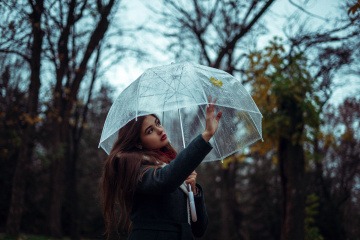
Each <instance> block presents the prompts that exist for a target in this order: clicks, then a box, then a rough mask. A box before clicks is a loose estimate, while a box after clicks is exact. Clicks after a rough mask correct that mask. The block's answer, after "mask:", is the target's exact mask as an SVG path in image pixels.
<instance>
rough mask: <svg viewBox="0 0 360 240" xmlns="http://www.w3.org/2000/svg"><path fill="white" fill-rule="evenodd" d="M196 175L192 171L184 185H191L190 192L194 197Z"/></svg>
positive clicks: (195, 192)
mask: <svg viewBox="0 0 360 240" xmlns="http://www.w3.org/2000/svg"><path fill="white" fill-rule="evenodd" d="M196 175H197V173H196V172H195V171H193V172H192V173H191V174H190V176H188V178H187V179H186V180H185V183H186V184H190V185H191V190H192V191H193V192H194V195H196V194H197V188H196Z"/></svg>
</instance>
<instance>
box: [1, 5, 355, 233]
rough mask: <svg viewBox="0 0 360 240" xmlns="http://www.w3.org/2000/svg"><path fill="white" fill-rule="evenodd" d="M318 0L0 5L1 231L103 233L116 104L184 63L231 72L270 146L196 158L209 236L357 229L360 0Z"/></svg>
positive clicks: (347, 230) (261, 143) (326, 231)
mask: <svg viewBox="0 0 360 240" xmlns="http://www.w3.org/2000/svg"><path fill="white" fill-rule="evenodd" d="M316 2H318V1H315V0H297V1H295V0H247V1H234V0H221V1H220V0H199V1H196V0H168V1H160V0H157V1H151V5H150V1H140V2H138V3H137V4H134V2H133V1H125V0H124V1H120V0H84V1H77V0H66V1H60V0H45V1H42V0H20V1H19V0H7V1H4V0H2V1H0V15H1V18H0V36H1V37H0V63H1V64H0V189H1V195H0V232H1V234H0V238H4V239H48V238H53V239H59V238H71V239H84V238H87V239H102V238H104V236H103V231H104V229H103V227H104V226H103V225H104V224H103V219H102V215H101V211H100V203H99V198H98V180H99V176H100V174H101V166H102V162H103V160H104V158H105V157H106V156H105V153H104V152H103V150H101V149H98V143H99V139H100V134H101V129H102V126H103V123H104V120H105V117H106V114H107V112H108V110H109V108H110V106H111V104H112V101H113V100H114V98H115V97H116V95H117V94H118V93H119V91H120V90H122V89H124V87H126V86H127V85H128V84H129V82H130V81H132V80H135V78H136V77H137V76H135V75H137V74H140V73H141V71H143V70H145V68H146V67H149V66H156V65H160V64H168V63H169V62H175V61H183V60H188V61H192V62H197V63H201V64H204V65H207V66H212V67H215V68H220V69H223V70H225V71H227V72H229V73H231V74H233V75H235V76H236V77H238V78H239V79H240V80H241V81H242V83H243V84H244V85H245V86H246V88H247V89H248V90H249V92H250V93H251V94H252V97H253V98H254V101H255V102H256V104H257V105H258V106H259V109H260V111H261V112H262V114H263V116H264V118H263V138H264V142H258V143H256V144H254V145H252V146H250V147H249V148H247V149H244V150H243V151H242V152H241V153H238V154H235V155H233V156H230V157H229V158H227V159H226V160H225V161H224V162H223V163H221V162H213V163H209V164H202V165H200V166H199V168H198V169H197V172H198V182H200V183H201V184H202V185H203V188H204V189H205V199H206V204H207V209H208V213H209V218H210V223H209V227H208V230H207V232H206V234H205V236H204V237H203V238H202V239H228V240H232V239H244V240H248V239H249V240H250V239H251V240H253V239H269V240H272V239H282V240H285V239H291V240H297V239H299V240H300V239H301V240H304V239H306V240H322V239H326V240H328V239H329V240H339V239H350V240H357V239H360V237H359V236H360V229H359V227H358V226H360V191H359V190H360V159H359V158H360V135H359V131H358V130H356V129H358V128H359V127H360V97H359V92H360V88H359V86H360V77H359V76H360V41H359V39H360V1H359V0H347V1H334V2H332V1H324V2H323V5H322V6H320V9H318V10H317V11H316V12H314V11H312V10H313V8H312V6H314V4H316ZM139 4H140V5H139ZM331 4H334V5H332V6H330V5H331ZM289 6H290V7H291V8H290V7H289ZM329 8H331V9H332V11H330V12H329V11H328V9H329ZM290 9H292V10H291V11H290ZM130 12H131V14H129V13H130ZM327 13H329V14H327ZM131 16H132V17H131ZM274 27H276V28H275V29H277V31H275V32H274ZM279 30H280V31H279ZM124 66H126V68H125V67H124ZM119 69H121V70H119ZM126 69H127V70H126ZM119 73H121V74H119ZM129 79H131V80H129ZM334 93H336V96H335V97H334ZM129 101H131V99H129ZM114 237H115V238H118V239H125V238H126V236H124V235H121V234H120V235H117V234H115V235H114Z"/></svg>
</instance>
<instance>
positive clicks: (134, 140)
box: [101, 103, 222, 240]
mask: <svg viewBox="0 0 360 240" xmlns="http://www.w3.org/2000/svg"><path fill="white" fill-rule="evenodd" d="M221 114H222V113H221V112H219V113H217V114H216V115H215V109H214V105H213V103H210V104H209V105H208V107H207V109H206V127H205V130H204V132H203V133H202V134H200V135H199V136H198V137H196V138H195V139H194V140H193V141H192V142H191V143H190V144H189V145H188V147H187V148H185V149H184V150H183V151H181V152H180V153H179V154H177V153H176V151H175V150H174V149H173V148H172V146H171V145H170V143H169V140H168V138H167V136H166V133H165V130H164V129H163V127H162V126H161V124H160V121H159V119H158V118H157V117H156V116H155V115H147V116H143V117H138V119H137V121H135V120H132V121H130V122H129V123H128V124H126V125H125V126H124V127H123V128H121V129H120V130H119V134H118V139H117V141H116V142H115V144H114V146H113V148H112V150H111V152H110V154H109V156H108V158H107V159H106V161H105V165H104V169H103V175H102V178H101V196H102V203H103V213H104V218H105V225H106V233H107V236H108V237H109V234H110V233H112V232H114V231H117V229H119V227H120V228H121V229H122V230H125V231H126V232H128V233H129V239H130V240H137V239H181V240H185V239H193V238H194V236H195V237H201V236H202V235H203V234H204V232H205V230H206V227H207V223H208V219H207V213H206V209H205V204H204V197H203V192H202V189H201V187H200V185H198V184H196V172H195V171H194V170H195V168H196V167H197V166H198V165H199V164H200V163H201V161H202V160H203V159H204V157H205V156H206V155H207V154H208V153H209V152H210V150H211V149H212V147H211V145H210V144H209V143H208V142H209V140H210V139H211V137H212V136H213V135H214V134H215V132H216V130H217V128H218V123H219V120H220V118H221ZM184 181H185V183H186V184H190V185H191V186H192V189H193V190H194V194H195V197H194V198H195V206H196V213H197V221H196V222H193V221H192V220H191V219H190V216H189V207H188V199H187V195H186V193H185V192H186V191H185V190H186V189H185V190H184V188H180V185H182V184H183V183H184Z"/></svg>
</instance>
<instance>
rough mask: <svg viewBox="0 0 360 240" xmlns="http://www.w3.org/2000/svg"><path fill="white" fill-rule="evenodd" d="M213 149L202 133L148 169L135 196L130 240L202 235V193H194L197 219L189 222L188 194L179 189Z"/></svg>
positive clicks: (181, 239) (204, 218)
mask: <svg viewBox="0 0 360 240" xmlns="http://www.w3.org/2000/svg"><path fill="white" fill-rule="evenodd" d="M211 149H212V147H211V145H210V144H209V143H207V142H205V141H204V140H203V138H202V136H201V135H199V136H198V137H196V138H195V139H194V140H193V141H192V142H191V143H190V144H189V145H188V147H187V148H185V149H184V150H183V151H181V152H180V153H179V154H178V156H177V157H176V158H175V159H174V160H173V161H171V162H170V163H169V164H168V165H166V166H165V167H163V168H159V169H156V170H155V169H153V168H150V169H149V170H147V171H146V172H145V174H144V176H143V177H142V179H141V181H140V182H139V184H138V186H137V189H136V192H135V195H134V202H133V208H132V212H131V220H132V222H133V226H132V231H131V233H130V236H129V240H139V239H149V240H153V239H154V240H155V239H159V240H161V239H164V240H165V239H166V240H167V239H171V240H177V239H179V240H190V239H194V236H195V237H201V236H202V235H203V234H204V232H205V230H206V227H207V224H208V217H207V213H206V208H205V203H204V195H203V192H202V189H201V187H200V186H199V185H197V187H198V189H199V191H200V194H199V195H200V196H195V205H196V212H197V217H198V220H197V221H196V222H192V221H191V226H190V225H189V223H188V212H187V196H186V194H185V193H184V192H183V191H182V190H181V189H180V188H179V186H180V185H181V184H182V183H183V182H184V181H185V179H186V178H187V177H188V176H189V175H190V174H191V172H192V171H194V170H195V168H196V167H197V166H198V165H199V164H200V163H201V161H202V160H203V159H204V157H205V156H206V155H207V154H208V153H209V152H210V150H211Z"/></svg>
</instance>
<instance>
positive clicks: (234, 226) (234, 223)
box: [219, 162, 241, 240]
mask: <svg viewBox="0 0 360 240" xmlns="http://www.w3.org/2000/svg"><path fill="white" fill-rule="evenodd" d="M236 166H237V165H236V164H235V163H234V162H232V163H230V164H229V167H228V168H226V169H221V170H220V171H221V175H222V176H221V183H222V184H221V185H222V187H221V200H220V209H221V230H220V232H219V233H220V238H219V239H228V240H235V239H236V240H239V239H241V238H240V234H239V233H240V230H239V227H240V225H241V224H239V223H240V219H238V214H237V213H238V211H237V210H238V206H237V203H236V197H235V192H236V191H235V176H236Z"/></svg>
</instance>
